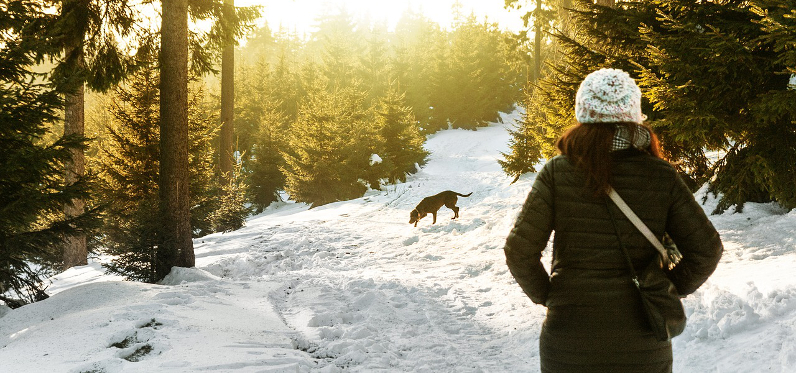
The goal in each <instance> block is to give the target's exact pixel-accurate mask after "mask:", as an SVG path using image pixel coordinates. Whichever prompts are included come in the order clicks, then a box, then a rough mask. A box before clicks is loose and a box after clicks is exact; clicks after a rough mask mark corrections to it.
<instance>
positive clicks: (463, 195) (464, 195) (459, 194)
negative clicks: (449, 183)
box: [453, 192, 473, 197]
mask: <svg viewBox="0 0 796 373" xmlns="http://www.w3.org/2000/svg"><path fill="white" fill-rule="evenodd" d="M453 193H456V192H453ZM471 194H473V192H470V193H467V194H461V193H456V195H457V196H460V197H469V196H470V195H471Z"/></svg>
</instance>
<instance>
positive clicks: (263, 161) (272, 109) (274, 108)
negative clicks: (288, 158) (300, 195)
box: [247, 101, 288, 213]
mask: <svg viewBox="0 0 796 373" xmlns="http://www.w3.org/2000/svg"><path fill="white" fill-rule="evenodd" d="M262 109H263V111H261V112H259V113H258V120H257V124H258V126H259V128H258V131H257V132H256V133H255V135H254V136H255V139H254V145H253V147H252V149H251V153H252V154H253V155H252V158H251V161H250V162H249V166H248V167H249V176H248V180H247V185H248V193H249V200H250V201H251V203H252V205H253V206H254V209H255V211H256V212H258V213H259V212H262V210H263V209H265V208H266V207H268V205H270V204H271V202H275V201H278V200H279V191H280V190H283V189H284V188H285V175H284V174H283V173H282V168H284V167H285V159H284V157H283V155H282V151H280V149H284V148H285V147H287V146H288V145H287V140H286V139H287V136H286V133H287V129H288V122H287V118H286V116H285V114H283V113H282V111H281V110H279V107H278V105H276V104H274V103H273V102H272V101H266V102H264V105H263V107H262Z"/></svg>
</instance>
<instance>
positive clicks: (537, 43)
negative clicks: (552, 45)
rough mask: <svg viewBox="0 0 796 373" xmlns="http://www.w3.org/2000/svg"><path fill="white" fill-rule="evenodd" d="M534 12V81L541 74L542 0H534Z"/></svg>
mask: <svg viewBox="0 0 796 373" xmlns="http://www.w3.org/2000/svg"><path fill="white" fill-rule="evenodd" d="M534 13H535V14H534V20H533V23H534V28H535V30H534V41H533V81H534V82H536V81H538V80H539V78H541V75H542V0H536V11H535V12H534Z"/></svg>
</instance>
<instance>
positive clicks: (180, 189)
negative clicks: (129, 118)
mask: <svg viewBox="0 0 796 373" xmlns="http://www.w3.org/2000/svg"><path fill="white" fill-rule="evenodd" d="M162 7H163V10H162V18H163V23H162V26H161V35H162V36H161V38H162V41H161V51H160V58H161V61H160V63H161V80H160V185H159V187H160V212H161V214H160V216H161V222H160V224H161V226H162V229H163V231H162V237H161V245H162V246H161V247H159V248H158V277H159V278H163V276H165V275H166V274H168V272H169V271H170V270H171V267H172V266H179V267H193V266H194V265H195V257H194V252H193V241H192V240H191V219H190V205H189V200H188V182H189V179H188V0H163V2H162Z"/></svg>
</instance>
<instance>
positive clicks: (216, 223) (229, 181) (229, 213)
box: [209, 162, 249, 232]
mask: <svg viewBox="0 0 796 373" xmlns="http://www.w3.org/2000/svg"><path fill="white" fill-rule="evenodd" d="M241 171H242V168H241V163H240V162H236V163H235V166H234V167H233V168H232V174H230V175H228V176H227V177H226V178H224V179H223V180H222V182H224V185H222V186H221V195H220V197H219V201H218V208H217V209H216V210H215V211H213V212H212V214H211V215H210V217H209V218H210V221H211V222H212V225H213V230H214V231H216V232H230V231H234V230H237V229H240V228H242V227H243V226H244V225H246V217H247V216H248V215H249V209H248V208H247V207H246V198H245V196H246V188H247V186H246V184H245V183H244V179H243V174H242V172H241Z"/></svg>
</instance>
